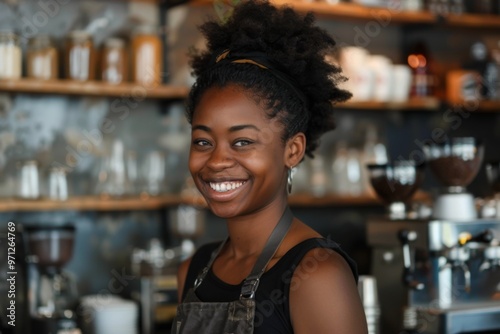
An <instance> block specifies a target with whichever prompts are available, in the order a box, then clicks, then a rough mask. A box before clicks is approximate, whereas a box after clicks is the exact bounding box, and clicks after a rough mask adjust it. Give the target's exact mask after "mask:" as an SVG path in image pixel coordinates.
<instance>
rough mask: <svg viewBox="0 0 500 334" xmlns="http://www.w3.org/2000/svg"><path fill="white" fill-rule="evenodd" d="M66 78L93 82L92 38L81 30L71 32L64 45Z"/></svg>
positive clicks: (93, 54) (93, 58) (93, 57)
mask: <svg viewBox="0 0 500 334" xmlns="http://www.w3.org/2000/svg"><path fill="white" fill-rule="evenodd" d="M65 62H66V64H65V65H66V78H68V79H71V80H78V81H87V80H94V78H95V71H96V70H95V66H96V64H95V51H94V43H93V42H92V37H91V36H90V34H89V33H87V32H86V31H82V30H75V31H72V32H71V34H70V35H69V38H68V41H67V44H66V53H65Z"/></svg>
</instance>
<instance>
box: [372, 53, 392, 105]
mask: <svg viewBox="0 0 500 334" xmlns="http://www.w3.org/2000/svg"><path fill="white" fill-rule="evenodd" d="M368 64H369V66H370V68H371V69H372V70H373V72H374V73H375V90H374V94H373V100H374V101H378V102H389V101H390V100H391V96H392V90H393V86H394V75H393V71H392V67H393V66H392V61H391V60H390V59H389V58H387V57H385V56H380V55H373V56H370V57H369V58H368Z"/></svg>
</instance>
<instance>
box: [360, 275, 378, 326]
mask: <svg viewBox="0 0 500 334" xmlns="http://www.w3.org/2000/svg"><path fill="white" fill-rule="evenodd" d="M358 292H359V295H360V297H361V302H362V303H363V307H364V309H365V315H366V322H367V324H368V334H379V333H380V326H379V318H380V306H379V304H378V295H377V280H376V279H375V277H373V276H359V280H358Z"/></svg>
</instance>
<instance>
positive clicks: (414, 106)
mask: <svg viewBox="0 0 500 334" xmlns="http://www.w3.org/2000/svg"><path fill="white" fill-rule="evenodd" d="M440 105H441V101H440V100H439V99H437V98H432V97H430V98H425V99H424V98H422V99H411V100H409V101H408V102H402V103H393V102H373V101H368V102H346V103H340V104H337V105H336V107H337V108H339V109H358V110H380V111H384V110H402V111H405V110H407V111H410V110H418V111H437V110H438V109H439V107H440Z"/></svg>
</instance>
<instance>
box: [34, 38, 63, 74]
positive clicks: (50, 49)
mask: <svg viewBox="0 0 500 334" xmlns="http://www.w3.org/2000/svg"><path fill="white" fill-rule="evenodd" d="M58 58H59V57H58V55H57V49H56V48H55V46H54V45H53V44H52V40H51V39H50V37H49V36H47V35H40V36H37V37H34V38H32V39H31V40H30V42H29V45H28V50H27V54H26V68H27V71H28V73H27V74H28V77H30V78H36V79H45V80H48V79H57V77H58V76H59V61H58Z"/></svg>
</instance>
